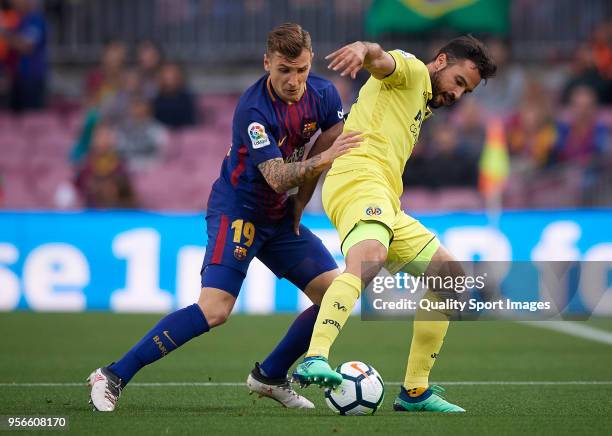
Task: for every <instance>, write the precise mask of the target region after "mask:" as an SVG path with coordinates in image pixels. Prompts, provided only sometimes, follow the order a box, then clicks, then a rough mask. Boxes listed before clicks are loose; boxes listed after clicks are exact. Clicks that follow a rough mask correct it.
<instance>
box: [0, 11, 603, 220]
mask: <svg viewBox="0 0 612 436" xmlns="http://www.w3.org/2000/svg"><path fill="white" fill-rule="evenodd" d="M31 1H32V0H11V1H6V0H5V1H3V2H0V5H1V8H0V103H1V105H2V109H0V110H1V113H0V151H1V152H0V206H3V207H5V208H68V209H70V208H77V207H91V208H122V207H128V208H131V207H146V208H153V209H201V208H202V207H203V206H204V205H205V201H206V198H207V195H208V192H209V190H210V186H211V184H212V182H213V181H214V179H215V178H216V177H217V175H218V168H219V164H220V161H221V159H222V158H223V156H224V155H225V154H226V152H227V149H228V146H229V140H230V137H231V132H230V126H231V116H232V112H233V107H234V105H235V103H236V101H237V96H236V95H234V94H227V93H219V94H218V95H216V94H210V93H209V94H206V95H199V96H198V95H196V92H195V91H194V90H193V89H192V87H191V85H190V83H189V80H188V77H187V73H186V70H185V69H184V66H183V65H181V64H179V63H176V62H173V60H172V59H168V58H167V57H166V56H164V53H163V51H162V49H161V48H160V47H159V46H158V45H157V44H156V43H155V42H153V41H150V40H143V41H140V42H139V43H138V44H137V45H136V46H134V47H130V46H128V44H126V43H125V42H123V41H121V40H111V41H109V42H108V43H107V44H106V46H105V48H104V50H103V53H102V54H101V56H100V60H99V62H98V65H97V66H95V67H93V68H92V69H90V71H88V72H87V73H86V74H85V75H84V76H83V77H82V83H83V85H82V94H81V97H80V98H79V99H78V101H77V102H76V104H74V105H68V106H67V105H66V104H65V101H64V100H62V99H60V98H58V97H57V96H55V95H54V96H53V98H46V97H48V96H49V95H50V93H49V92H48V86H47V74H48V69H49V68H48V67H47V59H46V57H47V53H46V50H47V47H46V32H47V30H46V25H45V17H44V16H43V14H41V13H40V12H39V11H38V10H36V9H33V8H32V7H31V5H32V3H31ZM487 42H488V45H489V48H490V50H491V51H492V55H493V57H494V58H495V59H496V61H497V62H498V64H499V69H498V76H497V77H495V78H493V79H491V80H490V81H489V82H488V83H487V84H486V86H481V87H479V89H477V91H476V92H475V93H474V95H472V96H468V97H467V98H465V99H464V100H465V101H462V102H461V103H460V104H458V105H457V107H453V108H451V109H443V110H439V111H436V113H435V115H434V117H432V119H430V120H428V122H426V123H424V125H423V129H422V131H421V137H420V140H419V145H418V146H417V147H416V148H415V150H414V152H413V156H412V158H411V159H410V160H409V162H408V165H407V167H406V171H405V174H404V182H405V187H406V191H405V194H404V197H403V199H402V200H403V205H404V207H405V208H407V209H408V210H414V211H423V210H428V211H432V210H448V209H480V208H482V207H484V205H485V201H484V199H483V195H482V194H481V193H480V192H479V190H478V181H479V172H480V171H481V170H482V165H481V155H482V151H483V149H484V148H485V147H487V142H488V139H487V138H488V128H489V126H490V124H491V122H492V121H494V120H500V121H501V122H502V123H503V126H504V144H505V148H506V150H507V153H508V155H509V159H510V171H509V176H508V178H507V181H506V186H505V190H504V194H503V205H504V206H505V207H510V208H522V207H535V208H538V207H542V208H551V207H575V206H601V205H610V204H612V176H611V175H610V174H612V171H611V170H612V145H611V144H610V140H611V138H610V129H611V127H612V106H610V105H611V104H612V48H611V47H612V24H611V23H604V24H602V25H601V26H599V27H597V28H596V29H595V30H594V32H593V34H592V36H591V38H590V39H589V40H588V41H584V43H583V44H582V45H581V46H580V48H579V49H578V50H577V51H576V52H575V55H574V59H573V61H572V62H571V63H570V64H569V65H557V66H555V68H554V71H562V72H563V71H565V73H562V74H556V73H554V74H552V73H551V72H550V71H547V69H546V68H545V67H544V66H542V65H540V66H539V67H536V68H533V67H529V68H525V67H524V66H522V65H520V64H518V63H515V62H513V60H512V55H511V47H510V46H509V44H508V42H507V41H504V40H501V39H490V40H488V41H487ZM435 48H436V47H435V43H433V44H432V51H433V49H435ZM557 67H559V68H557ZM551 70H552V69H551ZM332 79H333V80H334V82H335V83H336V84H337V87H338V89H339V91H340V93H341V96H342V98H343V101H344V103H345V109H346V110H347V111H348V110H350V104H351V102H352V101H353V100H354V98H355V94H356V91H357V90H358V88H359V86H360V85H361V84H362V83H363V80H364V79H365V78H363V77H362V81H359V80H357V81H355V82H351V81H348V80H344V79H341V78H339V77H332ZM60 102H61V103H60ZM311 210H313V211H316V210H318V211H320V210H321V209H320V202H317V201H316V200H315V201H314V202H313V204H312V205H311Z"/></svg>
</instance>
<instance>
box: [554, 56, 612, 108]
mask: <svg viewBox="0 0 612 436" xmlns="http://www.w3.org/2000/svg"><path fill="white" fill-rule="evenodd" d="M611 85H612V80H606V79H605V78H604V77H603V76H602V75H601V73H600V71H599V70H598V69H597V66H596V65H595V62H594V60H593V51H592V50H591V48H590V47H589V45H588V44H582V45H581V46H580V47H579V48H578V50H576V54H575V57H574V60H573V61H572V65H571V73H570V77H569V78H568V80H567V82H566V83H565V85H564V86H563V91H562V93H561V101H562V103H564V104H567V103H568V102H569V100H570V96H571V95H572V93H573V91H574V89H576V88H578V87H583V86H586V87H588V88H591V89H592V90H593V92H595V95H596V97H597V100H598V101H599V102H600V103H602V104H612V86H611Z"/></svg>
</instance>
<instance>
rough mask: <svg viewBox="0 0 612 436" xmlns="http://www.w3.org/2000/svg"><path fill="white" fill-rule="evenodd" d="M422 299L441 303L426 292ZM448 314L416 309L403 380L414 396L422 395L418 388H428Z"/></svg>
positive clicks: (440, 299) (446, 328)
mask: <svg viewBox="0 0 612 436" xmlns="http://www.w3.org/2000/svg"><path fill="white" fill-rule="evenodd" d="M423 298H427V299H429V300H433V301H442V300H443V299H442V298H439V297H437V296H435V295H434V294H433V293H432V292H431V291H427V293H426V294H425V296H424V297H423ZM448 320H449V314H446V313H443V312H433V311H432V312H426V311H424V310H422V309H418V310H417V313H416V316H415V318H414V332H413V335H412V344H411V345H410V355H409V356H408V369H407V370H406V378H405V379H404V387H405V388H406V389H407V390H408V391H411V390H413V392H414V394H415V396H416V395H418V394H420V393H422V390H421V389H419V388H427V386H429V372H430V371H431V368H432V367H433V365H434V363H435V361H436V358H437V357H438V353H439V352H440V349H441V348H442V342H444V336H446V331H447V330H448V324H449V321H448Z"/></svg>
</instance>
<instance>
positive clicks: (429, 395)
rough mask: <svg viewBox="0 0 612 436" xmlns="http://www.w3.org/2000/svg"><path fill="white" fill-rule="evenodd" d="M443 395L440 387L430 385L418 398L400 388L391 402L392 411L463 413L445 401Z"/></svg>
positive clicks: (457, 407)
mask: <svg viewBox="0 0 612 436" xmlns="http://www.w3.org/2000/svg"><path fill="white" fill-rule="evenodd" d="M443 395H444V388H443V387H442V386H437V385H431V386H430V387H429V388H427V389H426V390H425V391H424V392H423V393H421V394H420V395H418V396H410V394H409V393H408V391H407V390H406V389H405V388H404V387H403V386H402V390H401V392H400V393H399V395H398V396H397V398H396V399H395V401H394V402H393V410H395V411H397V412H443V413H457V412H459V413H460V412H465V409H463V408H461V407H459V406H457V405H455V404H452V403H449V402H448V401H446V399H445V398H444V397H443Z"/></svg>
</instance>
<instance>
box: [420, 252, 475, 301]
mask: <svg viewBox="0 0 612 436" xmlns="http://www.w3.org/2000/svg"><path fill="white" fill-rule="evenodd" d="M425 274H426V275H428V276H438V277H442V278H444V277H452V278H456V277H463V276H465V271H464V269H463V266H462V265H461V262H459V261H458V260H457V259H455V257H454V256H453V255H452V254H451V253H450V252H449V251H448V250H447V249H446V248H445V247H443V246H442V245H440V247H438V250H437V251H436V253H435V254H434V255H433V257H432V259H431V263H430V264H429V266H428V268H427V271H426V273H425ZM431 290H432V291H434V292H435V293H436V294H437V295H439V294H440V293H448V289H446V288H442V289H436V288H435V287H433V288H432V289H431Z"/></svg>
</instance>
